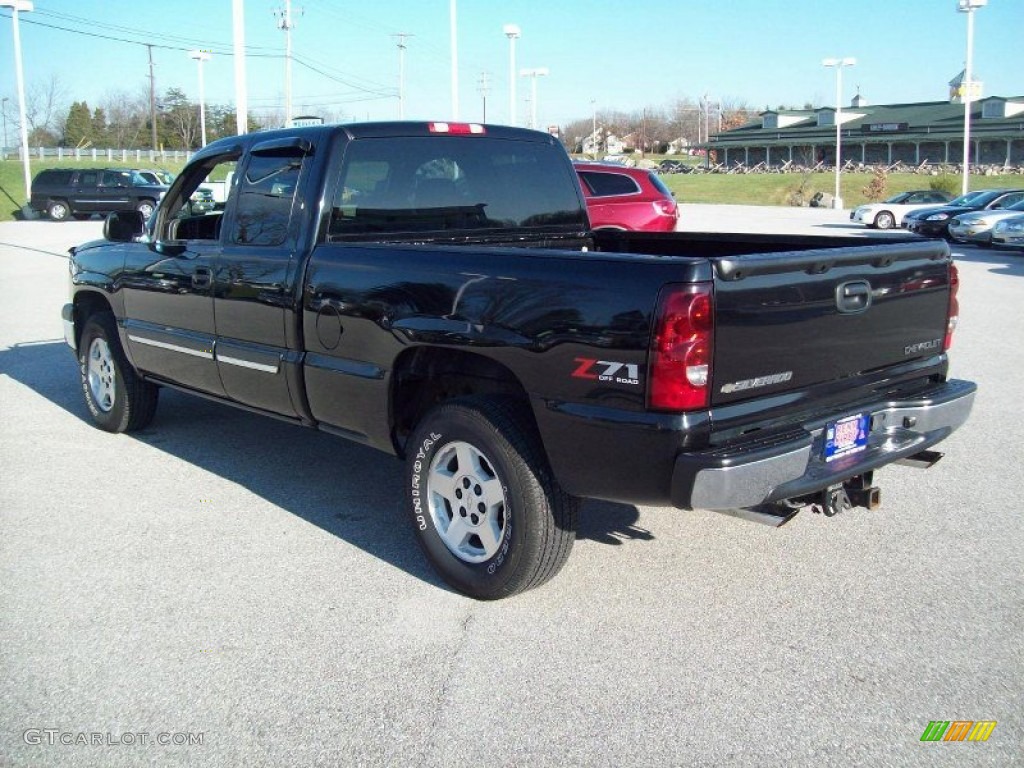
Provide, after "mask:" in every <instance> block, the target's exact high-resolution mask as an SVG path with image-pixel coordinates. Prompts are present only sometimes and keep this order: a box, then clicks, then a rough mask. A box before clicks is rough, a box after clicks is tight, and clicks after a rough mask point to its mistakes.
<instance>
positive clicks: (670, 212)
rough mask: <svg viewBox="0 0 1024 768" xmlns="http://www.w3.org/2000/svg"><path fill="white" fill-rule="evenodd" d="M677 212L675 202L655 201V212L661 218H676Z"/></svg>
mask: <svg viewBox="0 0 1024 768" xmlns="http://www.w3.org/2000/svg"><path fill="white" fill-rule="evenodd" d="M677 210H678V209H677V207H676V201H675V200H655V201H654V212H655V213H656V214H658V215H659V216H675V215H676V211H677Z"/></svg>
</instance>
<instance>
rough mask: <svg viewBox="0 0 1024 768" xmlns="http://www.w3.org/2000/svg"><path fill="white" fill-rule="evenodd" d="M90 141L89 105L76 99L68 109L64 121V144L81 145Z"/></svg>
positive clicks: (67, 145) (90, 115)
mask: <svg viewBox="0 0 1024 768" xmlns="http://www.w3.org/2000/svg"><path fill="white" fill-rule="evenodd" d="M91 141H92V114H91V113H90V111H89V105H88V104H87V103H86V102H84V101H76V102H74V103H73V104H72V105H71V108H70V109H69V110H68V117H67V120H65V121H64V146H66V147H83V146H86V145H87V144H89V143H90V142H91Z"/></svg>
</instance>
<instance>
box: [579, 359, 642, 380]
mask: <svg viewBox="0 0 1024 768" xmlns="http://www.w3.org/2000/svg"><path fill="white" fill-rule="evenodd" d="M575 360H576V362H577V363H579V365H578V366H577V367H576V370H575V371H573V372H572V375H573V378H575V379H590V380H592V381H613V382H615V383H616V384H632V385H634V386H640V366H639V365H637V364H636V363H616V362H615V361H613V360H594V359H592V358H589V357H577V358H575Z"/></svg>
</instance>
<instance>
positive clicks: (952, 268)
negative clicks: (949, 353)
mask: <svg viewBox="0 0 1024 768" xmlns="http://www.w3.org/2000/svg"><path fill="white" fill-rule="evenodd" d="M959 291H960V271H959V270H958V269H957V268H956V264H953V263H950V265H949V311H948V312H947V313H946V317H947V319H946V340H945V342H944V343H943V345H942V351H943V352H945V351H946V350H947V349H949V348H950V347H951V346H953V332H954V331H955V330H956V324H957V322H959V320H960V301H959V299H958V298H957V293H959Z"/></svg>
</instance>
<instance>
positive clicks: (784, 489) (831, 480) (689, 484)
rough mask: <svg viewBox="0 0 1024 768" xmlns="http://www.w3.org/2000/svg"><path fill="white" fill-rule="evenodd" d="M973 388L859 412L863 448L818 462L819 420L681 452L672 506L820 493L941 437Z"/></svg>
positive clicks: (963, 415) (966, 406)
mask: <svg viewBox="0 0 1024 768" xmlns="http://www.w3.org/2000/svg"><path fill="white" fill-rule="evenodd" d="M976 389H977V387H976V386H975V384H974V383H973V382H969V381H958V380H952V381H947V382H945V383H943V384H942V385H940V386H938V387H936V388H935V389H933V390H931V391H929V392H927V393H925V394H924V395H922V396H920V397H916V398H913V399H910V400H906V401H896V402H886V403H879V404H878V405H876V406H868V407H865V408H862V409H859V410H860V412H862V413H863V412H870V414H871V433H870V435H869V437H868V445H867V447H866V448H865V449H864V450H862V451H861V452H859V453H855V454H852V455H850V456H846V457H844V458H842V459H839V460H836V461H834V462H831V463H826V462H825V460H824V448H823V446H824V431H825V423H824V422H822V423H817V424H814V425H809V426H808V425H805V426H804V427H803V428H802V429H801V430H800V433H799V434H796V435H791V436H790V437H788V438H784V439H782V440H780V441H779V442H776V443H774V444H772V445H767V446H766V445H765V444H763V443H761V444H750V445H748V446H736V447H735V448H728V449H718V450H715V451H707V452H700V453H694V454H682V455H680V456H679V458H678V459H676V469H675V474H674V477H673V494H672V495H673V503H674V504H675V505H676V506H680V507H684V508H689V509H712V510H727V509H736V508H740V507H752V506H756V505H758V504H763V503H766V502H771V501H779V500H781V499H787V498H793V497H796V496H802V495H804V494H808V493H814V492H816V491H819V490H824V489H825V488H827V487H828V486H830V485H834V484H835V483H838V482H842V481H843V480H846V479H849V478H851V477H854V476H856V475H860V474H863V473H864V472H869V471H871V470H874V469H878V468H879V467H882V466H885V465H886V464H891V463H892V462H895V461H899V460H900V459H904V458H907V457H909V456H913V455H914V454H916V453H919V452H921V451H923V450H926V449H928V448H930V447H932V446H933V445H935V444H936V443H938V442H940V441H941V440H943V439H945V438H946V437H948V436H949V435H950V434H952V433H953V431H954V430H956V429H957V428H958V427H959V426H960V425H961V424H963V423H964V422H965V421H966V420H967V417H968V415H969V414H970V412H971V406H972V405H973V404H974V394H975V391H976ZM845 415H847V414H843V413H840V414H837V415H836V418H841V417H842V416H845Z"/></svg>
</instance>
